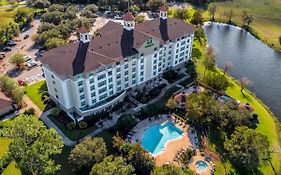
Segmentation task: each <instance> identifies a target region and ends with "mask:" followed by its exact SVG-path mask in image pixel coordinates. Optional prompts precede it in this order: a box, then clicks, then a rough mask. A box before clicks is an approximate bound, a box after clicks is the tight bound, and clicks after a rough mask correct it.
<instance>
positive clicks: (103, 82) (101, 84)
mask: <svg viewBox="0 0 281 175" xmlns="http://www.w3.org/2000/svg"><path fill="white" fill-rule="evenodd" d="M105 84H106V80H104V81H102V82H99V83H98V86H99V87H101V86H103V85H105Z"/></svg>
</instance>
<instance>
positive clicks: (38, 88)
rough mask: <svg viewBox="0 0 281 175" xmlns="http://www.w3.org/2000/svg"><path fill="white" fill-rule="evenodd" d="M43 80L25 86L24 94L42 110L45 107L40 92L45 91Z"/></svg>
mask: <svg viewBox="0 0 281 175" xmlns="http://www.w3.org/2000/svg"><path fill="white" fill-rule="evenodd" d="M44 84H45V80H44V81H39V82H36V83H33V84H31V85H28V86H26V88H25V91H26V95H27V96H28V97H29V98H30V99H31V100H32V101H33V103H35V104H36V105H37V106H38V107H39V108H40V109H41V110H42V111H44V109H45V108H46V104H44V103H43V101H42V100H41V96H42V94H43V93H44V92H45V89H44Z"/></svg>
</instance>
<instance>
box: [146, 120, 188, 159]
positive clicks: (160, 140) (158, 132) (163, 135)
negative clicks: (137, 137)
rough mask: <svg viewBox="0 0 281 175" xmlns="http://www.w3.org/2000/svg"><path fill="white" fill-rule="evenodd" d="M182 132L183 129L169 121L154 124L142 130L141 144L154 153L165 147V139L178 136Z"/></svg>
mask: <svg viewBox="0 0 281 175" xmlns="http://www.w3.org/2000/svg"><path fill="white" fill-rule="evenodd" d="M182 134H183V131H182V130H180V129H179V128H177V127H176V126H175V125H174V124H173V123H171V122H166V123H163V124H162V125H160V124H155V125H152V126H150V127H149V128H147V129H146V130H145V131H144V132H143V134H142V140H141V146H142V147H143V148H144V149H145V150H147V151H149V152H151V153H152V154H153V155H156V154H158V153H159V152H161V151H162V150H163V149H164V148H165V144H166V142H167V141H169V140H173V139H176V138H179V137H180V136H181V135H182Z"/></svg>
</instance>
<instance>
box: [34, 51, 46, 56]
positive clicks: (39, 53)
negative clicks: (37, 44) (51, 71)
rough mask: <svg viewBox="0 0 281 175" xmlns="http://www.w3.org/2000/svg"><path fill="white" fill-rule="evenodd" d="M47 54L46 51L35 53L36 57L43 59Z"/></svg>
mask: <svg viewBox="0 0 281 175" xmlns="http://www.w3.org/2000/svg"><path fill="white" fill-rule="evenodd" d="M45 52H46V50H41V51H37V52H36V53H35V55H36V56H37V57H42V56H43V54H44V53H45Z"/></svg>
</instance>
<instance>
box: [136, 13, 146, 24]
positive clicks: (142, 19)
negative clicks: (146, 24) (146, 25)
mask: <svg viewBox="0 0 281 175" xmlns="http://www.w3.org/2000/svg"><path fill="white" fill-rule="evenodd" d="M143 21H144V16H143V15H138V16H136V17H135V22H136V23H137V24H139V23H142V22H143Z"/></svg>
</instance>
